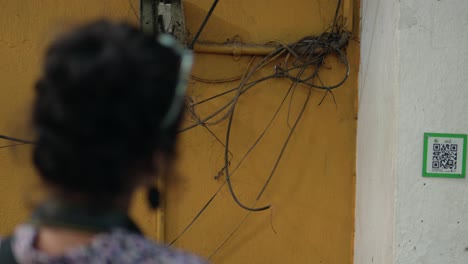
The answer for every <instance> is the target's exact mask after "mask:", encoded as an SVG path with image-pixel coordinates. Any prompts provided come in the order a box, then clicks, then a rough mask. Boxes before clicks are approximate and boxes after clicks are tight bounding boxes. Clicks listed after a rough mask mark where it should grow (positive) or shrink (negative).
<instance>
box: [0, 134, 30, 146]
mask: <svg viewBox="0 0 468 264" xmlns="http://www.w3.org/2000/svg"><path fill="white" fill-rule="evenodd" d="M0 138H1V139H6V140H9V141H13V142H19V143H23V144H33V145H34V144H36V143H35V142H34V141H31V140H26V139H20V138H14V137H10V136H5V135H0Z"/></svg>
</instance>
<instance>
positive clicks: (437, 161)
mask: <svg viewBox="0 0 468 264" xmlns="http://www.w3.org/2000/svg"><path fill="white" fill-rule="evenodd" d="M457 154H458V145H457V144H433V145H432V168H433V169H447V170H451V171H453V170H456V169H457Z"/></svg>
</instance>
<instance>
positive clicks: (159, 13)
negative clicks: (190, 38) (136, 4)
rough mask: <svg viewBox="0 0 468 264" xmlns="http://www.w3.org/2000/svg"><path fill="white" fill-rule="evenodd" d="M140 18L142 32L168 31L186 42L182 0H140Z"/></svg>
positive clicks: (182, 41)
mask: <svg viewBox="0 0 468 264" xmlns="http://www.w3.org/2000/svg"><path fill="white" fill-rule="evenodd" d="M140 18H141V19H140V23H141V28H142V30H143V31H144V32H146V33H149V34H156V33H159V32H164V33H169V34H171V35H173V36H174V37H175V38H177V39H178V40H179V41H180V42H181V43H183V44H184V45H186V44H187V35H186V29H185V17H184V9H183V5H182V0H140Z"/></svg>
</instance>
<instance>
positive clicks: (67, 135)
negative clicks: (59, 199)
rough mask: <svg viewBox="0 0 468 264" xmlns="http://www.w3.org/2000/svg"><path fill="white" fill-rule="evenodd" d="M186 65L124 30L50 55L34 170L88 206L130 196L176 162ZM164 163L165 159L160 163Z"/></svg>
mask: <svg viewBox="0 0 468 264" xmlns="http://www.w3.org/2000/svg"><path fill="white" fill-rule="evenodd" d="M180 64H181V57H180V56H179V55H178V54H176V52H174V50H172V49H170V48H167V47H165V46H164V45H161V44H159V43H157V42H155V41H154V38H153V37H151V36H148V35H145V34H143V33H142V32H141V31H140V30H139V29H137V28H136V27H134V26H131V25H129V24H125V23H118V24H116V23H111V22H107V21H98V22H94V23H91V24H88V25H85V26H82V27H79V28H77V29H76V30H74V31H72V32H71V33H68V34H66V35H64V36H62V37H60V38H58V39H57V40H56V41H55V42H53V43H52V45H51V46H50V47H49V49H48V51H47V53H46V57H45V63H44V68H43V73H42V76H41V77H40V79H39V81H38V82H37V85H36V98H35V102H34V110H33V125H34V128H35V130H36V133H37V145H36V146H35V148H34V164H35V166H36V167H37V169H38V171H39V173H40V175H41V177H42V179H43V180H44V182H45V183H46V184H47V185H49V186H52V187H53V188H54V189H57V190H60V192H62V193H70V194H78V195H82V196H84V197H87V198H89V199H93V200H94V199H96V200H99V199H105V200H107V199H114V198H118V197H119V196H120V195H124V194H128V193H129V192H131V191H133V190H134V189H135V187H138V185H140V184H141V183H143V182H148V177H150V176H149V175H155V173H156V171H157V170H158V166H157V165H158V163H157V162H155V160H161V158H162V160H165V161H168V162H169V160H170V158H171V156H172V155H173V154H174V150H175V141H176V134H177V129H178V126H179V123H180V122H179V121H180V114H179V115H178V116H177V117H176V118H174V119H173V120H172V121H171V122H170V124H169V125H165V126H162V122H163V120H164V119H165V118H166V116H167V114H168V111H169V109H170V108H171V105H172V104H173V103H174V100H173V99H174V97H175V96H177V94H176V86H177V83H178V78H179V68H180ZM156 157H158V158H156Z"/></svg>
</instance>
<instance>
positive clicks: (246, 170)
mask: <svg viewBox="0 0 468 264" xmlns="http://www.w3.org/2000/svg"><path fill="white" fill-rule="evenodd" d="M4 2H5V3H2V8H1V9H0V84H1V89H0V103H1V104H0V133H4V134H11V135H16V136H23V137H27V136H28V133H27V131H28V129H27V126H26V125H25V124H26V123H27V118H28V116H27V113H28V103H29V102H30V99H31V95H32V88H31V87H32V84H33V80H34V78H35V77H36V76H37V74H38V70H39V65H40V59H41V54H42V51H43V48H44V47H45V45H46V43H47V42H48V41H50V39H51V38H52V37H53V36H54V35H55V33H56V32H58V31H61V30H63V29H64V28H66V27H67V25H70V24H74V23H76V22H79V21H84V20H90V19H93V18H96V17H101V16H106V17H112V18H119V19H120V18H121V19H127V20H130V21H133V22H136V18H135V15H134V13H133V11H132V9H131V7H130V4H129V1H128V0H100V1H95V0H67V1H63V0H42V1H36V0H24V1H4ZM132 2H133V3H134V5H135V8H136V10H137V11H138V10H139V7H138V4H137V2H138V1H137V0H132ZM210 3H211V0H187V1H185V9H186V10H185V11H186V17H187V27H188V30H189V31H190V32H192V33H193V32H194V31H195V29H196V28H197V27H198V25H199V24H200V22H201V20H202V19H203V16H204V15H205V13H206V11H207V9H208V7H209V4H210ZM335 4H336V3H335V1H325V0H316V1H310V0H294V1H283V0H256V1H251V0H237V1H220V4H219V6H218V8H217V10H216V11H215V14H214V16H213V18H212V20H211V21H210V22H209V24H208V26H207V28H206V30H205V32H204V34H203V35H202V36H201V40H209V41H216V42H224V41H225V40H226V39H227V38H229V39H232V38H233V37H234V36H236V35H237V36H239V38H240V39H241V40H242V41H244V42H249V43H264V42H266V41H268V40H271V39H278V40H282V41H284V42H290V41H294V40H297V39H298V38H300V37H302V36H305V35H307V34H317V33H319V32H321V31H323V30H324V29H326V28H327V27H328V26H330V24H331V21H332V16H333V13H334V8H335ZM348 57H349V60H350V62H351V66H352V68H351V69H352V74H351V76H350V78H349V80H348V81H347V83H346V84H345V85H344V86H343V87H341V88H340V89H339V90H337V91H336V92H335V96H336V100H337V104H338V108H336V107H335V105H334V104H333V100H332V99H331V97H328V98H327V99H326V100H325V102H324V103H323V104H322V105H321V106H317V104H318V102H319V100H320V99H321V96H322V93H321V92H315V91H314V92H313V93H312V99H311V102H310V104H309V106H308V108H307V110H306V113H305V114H304V116H303V119H302V121H301V123H300V124H299V126H298V128H297V131H296V133H295V134H294V136H293V137H292V140H291V142H290V144H289V147H288V149H287V150H286V153H285V155H284V159H283V161H282V162H281V164H280V166H279V168H278V171H277V175H276V176H275V177H274V178H273V180H272V182H271V184H270V186H269V188H268V189H267V191H266V193H265V195H264V197H263V198H262V200H261V201H260V204H262V205H263V204H267V203H271V204H272V208H273V210H271V211H266V212H261V213H256V214H251V215H250V216H249V217H248V218H247V220H246V222H245V223H244V225H242V227H241V228H239V230H238V232H236V233H235V235H234V236H233V237H232V239H231V240H229V241H228V242H227V243H226V244H225V245H224V246H223V247H222V248H221V249H220V250H219V252H218V253H217V254H216V255H215V256H214V257H213V259H212V261H213V262H214V263H334V264H343V263H351V262H352V261H351V259H352V239H353V226H354V219H353V214H354V208H353V207H354V178H355V168H354V167H355V166H354V164H355V137H356V104H355V101H356V93H357V71H358V58H359V45H358V44H357V42H355V41H352V42H351V43H350V46H349V48H348ZM249 60H250V58H249V57H245V58H241V59H240V60H235V59H234V58H232V56H215V55H197V57H196V65H195V68H194V74H195V75H197V76H199V77H204V78H211V79H216V78H225V77H232V76H235V75H238V74H241V73H242V72H243V71H244V69H245V67H246V65H247V63H248V61H249ZM326 68H328V69H324V70H323V72H324V74H323V75H322V79H323V80H324V81H325V82H333V81H335V80H337V79H338V78H339V76H338V75H339V74H341V73H343V66H342V65H340V64H338V63H337V59H336V58H330V59H329V60H327V67H326ZM271 71H272V68H271V67H269V68H266V69H265V70H264V71H263V72H261V73H260V74H269V73H271ZM288 85H289V82H288V81H280V80H278V81H268V82H266V83H263V84H261V85H259V86H258V87H256V88H255V89H253V90H252V91H251V92H249V93H247V94H246V95H245V96H244V97H242V99H241V101H240V103H239V107H238V108H237V112H236V118H235V120H234V126H233V135H232V139H231V146H232V152H233V153H234V160H233V162H232V164H233V165H235V164H237V162H238V160H239V158H240V157H241V156H242V155H243V153H244V152H245V151H246V150H247V149H248V147H249V146H250V144H251V143H252V142H253V141H254V140H255V138H256V136H258V134H259V133H260V132H261V130H262V129H263V128H264V126H265V125H266V123H267V122H268V120H269V118H271V115H272V114H273V112H274V111H275V109H276V107H277V105H278V104H279V102H280V100H281V96H282V94H284V92H285V91H286V89H287V88H288ZM234 86H235V83H234V84H226V85H206V84H202V83H197V82H193V81H192V82H191V83H190V88H189V93H190V95H192V96H193V97H194V99H195V100H199V99H201V98H204V97H206V96H208V95H209V94H215V93H218V92H219V91H222V90H223V89H227V88H232V87H234ZM305 93H306V88H304V87H299V88H298V89H297V91H296V95H295V97H294V98H295V99H294V101H293V104H292V105H293V107H292V109H293V111H292V113H293V116H295V115H297V113H298V109H299V104H301V102H302V100H303V99H304V98H305ZM228 99H229V96H228V97H227V98H223V99H219V100H217V101H213V102H211V103H208V104H206V105H205V106H204V107H200V108H199V109H197V110H198V111H199V112H200V113H202V114H203V113H208V112H209V111H210V109H213V108H215V107H216V106H219V105H221V104H222V103H223V102H226V100H228ZM285 118H286V112H285V111H282V112H281V114H280V115H279V117H278V119H277V121H276V122H275V123H274V125H273V127H272V129H271V130H270V132H269V133H268V134H267V135H266V137H265V139H264V141H263V143H261V144H260V145H259V146H258V148H257V149H256V150H255V151H254V152H253V154H252V155H251V156H250V158H249V159H247V160H246V162H245V163H244V165H243V166H242V167H241V168H240V169H239V170H238V171H237V172H236V175H235V176H234V178H233V184H234V186H235V189H236V190H237V193H238V194H239V197H240V199H241V200H242V201H244V202H246V203H249V204H250V203H251V202H252V201H253V200H254V197H255V195H256V194H257V193H258V190H259V188H261V185H262V184H263V182H264V180H265V179H266V178H267V177H268V173H269V171H270V168H271V167H272V165H273V163H274V159H275V158H276V155H277V153H278V152H279V150H280V148H281V144H282V142H283V140H284V139H285V137H286V135H287V133H288V128H287V125H286V120H285ZM212 129H213V131H214V133H215V134H217V135H218V136H219V137H220V138H221V139H223V140H224V133H225V129H226V125H225V123H223V124H221V125H219V126H214V127H212ZM7 144H9V142H6V141H2V140H0V146H3V145H7ZM179 154H180V163H179V164H178V166H177V169H178V175H179V177H180V179H179V182H178V184H177V185H174V186H172V187H170V188H169V193H168V197H167V198H168V206H167V212H166V213H167V216H166V233H165V238H166V240H167V241H170V240H171V239H172V238H173V237H175V236H176V235H177V234H178V232H180V230H181V229H182V228H183V227H185V225H186V224H187V223H188V222H189V221H190V220H191V219H192V218H193V216H194V215H195V214H196V212H197V211H198V209H199V208H200V207H201V206H202V205H203V204H204V203H205V202H206V200H207V199H209V197H210V196H211V194H212V193H214V192H215V191H216V189H217V188H218V187H219V186H220V184H222V180H219V181H216V180H214V179H213V177H214V175H216V174H217V172H218V171H219V170H220V169H221V167H222V166H223V156H222V155H223V148H222V146H221V145H220V144H219V143H217V142H216V141H215V140H214V139H213V138H212V137H211V135H210V134H209V133H208V132H207V131H206V130H205V129H204V128H196V129H194V130H192V131H190V132H187V133H184V134H183V135H182V137H181V146H180V153H179ZM0 168H1V170H0V173H1V177H0V186H1V188H2V189H1V190H2V191H1V192H0V234H6V233H8V232H11V230H12V228H13V227H14V225H16V224H17V223H20V222H21V221H23V220H24V219H25V218H26V217H27V212H28V209H27V208H26V206H25V205H24V204H25V201H27V199H28V198H27V196H30V195H32V194H34V193H35V190H37V181H36V176H35V175H34V172H33V170H32V168H31V166H30V162H29V147H27V146H19V147H16V148H14V149H13V151H11V149H0ZM134 214H135V215H136V216H137V220H138V221H139V222H140V224H142V225H143V226H144V229H145V231H146V233H147V234H149V235H150V236H152V237H156V235H157V234H156V222H155V221H156V220H155V219H156V218H155V215H154V213H151V212H149V211H148V210H147V209H146V204H145V203H144V202H143V201H142V199H141V197H140V199H137V202H136V204H135V208H134ZM245 214H246V213H245V211H243V210H240V209H239V208H238V207H237V206H236V205H235V204H234V203H233V201H232V199H231V197H230V194H229V192H228V190H227V188H224V189H223V190H222V192H221V194H220V195H219V196H218V197H217V198H216V200H215V201H214V202H213V204H212V206H210V207H209V208H208V210H207V211H206V213H205V214H203V215H202V217H201V218H200V219H199V221H197V222H196V223H195V225H194V226H193V227H192V228H191V229H190V230H189V231H188V232H187V233H186V234H185V235H184V236H183V237H182V238H181V239H180V240H179V241H178V242H177V244H176V246H178V247H182V248H185V249H188V250H191V251H194V252H196V253H199V254H201V255H203V256H209V255H210V254H211V253H212V252H213V251H214V249H215V248H216V247H217V246H218V245H219V244H220V243H221V242H222V241H223V240H224V239H225V238H226V236H227V235H228V234H229V233H230V232H231V231H232V230H233V229H234V227H235V226H236V225H237V224H238V223H239V221H240V220H241V219H242V218H243V217H244V216H245ZM271 224H273V226H274V229H275V230H276V233H275V232H273V229H272V227H271Z"/></svg>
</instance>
